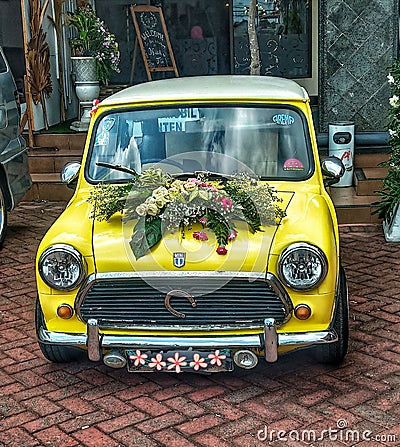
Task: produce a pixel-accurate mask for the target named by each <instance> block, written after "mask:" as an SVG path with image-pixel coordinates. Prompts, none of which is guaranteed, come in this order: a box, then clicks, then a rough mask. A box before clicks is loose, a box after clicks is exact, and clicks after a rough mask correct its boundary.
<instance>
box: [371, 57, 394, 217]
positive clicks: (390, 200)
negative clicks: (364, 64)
mask: <svg viewBox="0 0 400 447" xmlns="http://www.w3.org/2000/svg"><path fill="white" fill-rule="evenodd" d="M388 81H389V84H390V88H391V91H392V97H391V98H390V100H389V102H390V105H391V106H392V107H391V109H390V112H389V116H388V117H389V120H390V122H389V134H390V139H389V144H390V147H391V151H390V158H389V160H388V161H387V162H384V163H382V164H381V166H387V167H388V173H387V176H386V178H385V179H384V180H383V185H382V189H381V191H377V194H378V195H379V196H380V197H381V200H380V201H379V202H376V203H374V204H373V205H374V206H376V209H375V210H374V211H373V214H377V215H378V216H379V217H380V218H383V219H385V218H388V217H390V215H391V213H392V212H393V209H394V207H395V206H396V204H397V203H398V202H399V200H400V59H397V60H396V61H395V62H394V64H393V65H392V66H391V68H390V74H389V76H388Z"/></svg>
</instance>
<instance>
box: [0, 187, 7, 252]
mask: <svg viewBox="0 0 400 447" xmlns="http://www.w3.org/2000/svg"><path fill="white" fill-rule="evenodd" d="M6 229H7V205H6V199H5V195H4V190H3V188H2V186H1V182H0V247H1V246H2V245H3V242H4V238H5V237H6Z"/></svg>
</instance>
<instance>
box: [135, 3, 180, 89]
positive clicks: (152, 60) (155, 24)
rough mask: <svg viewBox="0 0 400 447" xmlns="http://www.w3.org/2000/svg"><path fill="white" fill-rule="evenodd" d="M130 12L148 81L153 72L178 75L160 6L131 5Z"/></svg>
mask: <svg viewBox="0 0 400 447" xmlns="http://www.w3.org/2000/svg"><path fill="white" fill-rule="evenodd" d="M131 13H132V17H133V22H134V24H135V29H136V34H137V39H138V41H139V45H140V50H141V52H142V56H143V61H144V65H145V68H146V73H147V77H148V79H149V81H151V80H152V73H154V72H162V71H171V72H174V73H175V76H177V77H178V76H179V75H178V69H177V68H176V63H175V58H174V54H173V52H172V47H171V42H170V40H169V36H168V32H167V27H166V25H165V20H164V16H163V13H162V10H161V8H157V7H156V6H131Z"/></svg>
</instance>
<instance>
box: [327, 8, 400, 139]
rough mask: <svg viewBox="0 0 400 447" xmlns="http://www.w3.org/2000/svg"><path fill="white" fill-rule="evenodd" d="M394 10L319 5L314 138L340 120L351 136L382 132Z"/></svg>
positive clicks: (394, 46)
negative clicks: (351, 126) (347, 125)
mask: <svg viewBox="0 0 400 447" xmlns="http://www.w3.org/2000/svg"><path fill="white" fill-rule="evenodd" d="M398 7H399V2H398V1H397V0H320V14H319V15H320V59H319V60H320V70H319V72H320V88H319V91H320V98H319V103H320V108H319V110H320V117H319V122H320V129H319V131H320V132H327V130H328V124H329V123H330V122H335V121H343V120H345V121H349V120H350V121H354V122H355V124H356V130H357V131H384V130H386V123H387V119H386V116H387V113H388V111H389V102H388V99H389V95H390V92H389V86H388V83H387V78H386V76H387V74H388V67H389V66H390V65H391V64H392V62H393V60H394V58H395V57H396V55H397V49H398V24H397V20H398Z"/></svg>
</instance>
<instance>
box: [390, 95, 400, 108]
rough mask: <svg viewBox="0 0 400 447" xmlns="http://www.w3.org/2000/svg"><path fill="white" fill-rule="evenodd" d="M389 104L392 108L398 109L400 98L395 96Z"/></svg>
mask: <svg viewBox="0 0 400 447" xmlns="http://www.w3.org/2000/svg"><path fill="white" fill-rule="evenodd" d="M389 103H390V105H391V106H392V107H398V106H399V97H398V96H397V95H393V96H392V97H391V98H390V99H389Z"/></svg>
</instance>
